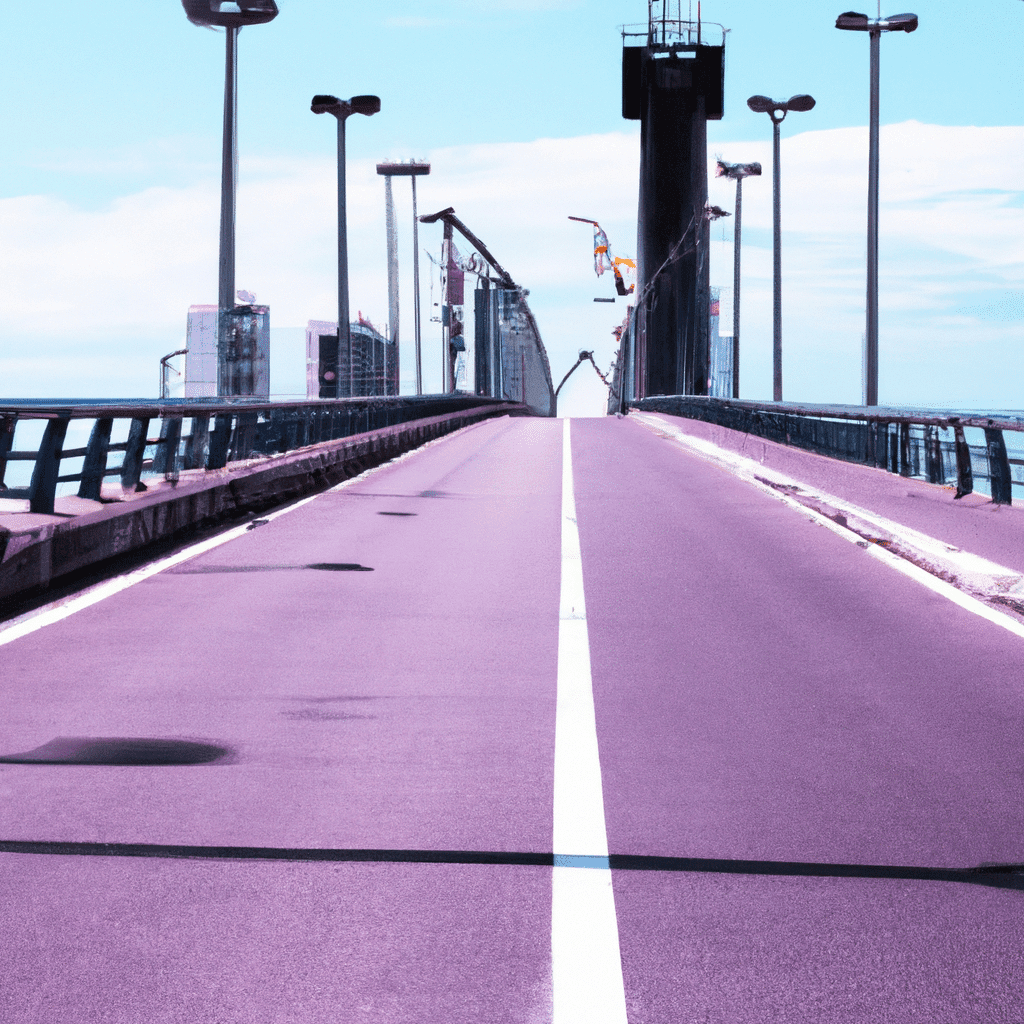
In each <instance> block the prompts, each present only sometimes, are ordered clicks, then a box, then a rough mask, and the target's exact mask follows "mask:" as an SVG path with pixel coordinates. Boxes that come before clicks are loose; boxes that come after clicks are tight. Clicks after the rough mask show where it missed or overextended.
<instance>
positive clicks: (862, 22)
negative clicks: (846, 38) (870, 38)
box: [836, 11, 871, 32]
mask: <svg viewBox="0 0 1024 1024" xmlns="http://www.w3.org/2000/svg"><path fill="white" fill-rule="evenodd" d="M870 27H871V19H870V18H869V17H868V16H867V15H866V14H858V13H857V12H856V11H846V13H845V14H840V15H839V17H838V18H836V28H841V29H845V30H846V31H847V32H867V31H868V29H869V28H870Z"/></svg>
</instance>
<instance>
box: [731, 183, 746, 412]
mask: <svg viewBox="0 0 1024 1024" xmlns="http://www.w3.org/2000/svg"><path fill="white" fill-rule="evenodd" d="M742 218H743V177H742V175H740V176H738V177H737V178H736V227H735V229H734V234H733V243H732V397H733V398H739V397H740V235H741V223H742Z"/></svg>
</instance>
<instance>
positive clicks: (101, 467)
mask: <svg viewBox="0 0 1024 1024" xmlns="http://www.w3.org/2000/svg"><path fill="white" fill-rule="evenodd" d="M113 425H114V421H113V419H111V418H110V417H104V418H103V419H98V420H97V421H96V422H95V423H94V424H93V425H92V432H91V433H90V434H89V445H88V447H87V448H86V449H85V459H84V460H83V462H82V480H81V482H80V483H79V485H78V496H79V497H80V498H91V499H92V500H93V501H99V499H100V492H101V488H102V486H103V477H104V476H105V474H106V471H107V448H108V447H109V445H110V430H111V428H112V427H113Z"/></svg>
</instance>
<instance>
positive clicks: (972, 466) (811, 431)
mask: <svg viewBox="0 0 1024 1024" xmlns="http://www.w3.org/2000/svg"><path fill="white" fill-rule="evenodd" d="M631 407H632V408H635V409H641V410H644V411H648V412H664V413H669V414H670V415H673V416H684V417H686V418H687V419H695V420H703V421H704V422H707V423H715V424H717V425H718V426H722V427H728V428H729V429H731V430H740V431H742V432H743V433H746V434H753V435H754V436H756V437H763V438H765V439H766V440H768V441H776V442H779V443H781V444H788V445H793V446H795V447H797V448H804V449H806V450H807V451H812V452H817V453H818V454H819V455H827V456H829V457H831V458H837V459H844V460H845V461H847V462H859V463H864V464H866V465H869V466H877V467H878V468H880V469H885V470H888V471H889V472H891V473H898V474H900V475H901V476H907V477H920V478H923V479H925V480H928V481H929V482H930V483H935V484H945V483H955V484H956V496H957V497H958V498H959V497H962V496H963V495H965V494H970V493H971V492H972V491H973V490H974V486H975V481H976V480H984V481H985V482H986V485H987V486H986V490H988V492H989V494H990V495H991V497H992V500H993V501H994V502H997V503H1000V504H1006V505H1009V504H1010V503H1011V502H1012V496H1013V494H1014V489H1015V488H1016V493H1017V495H1018V497H1024V413H1017V412H1006V413H978V412H956V411H948V410H934V409H889V408H880V407H877V406H875V407H871V408H870V409H868V408H865V407H857V406H840V405H819V406H807V405H796V404H793V403H775V402H744V401H736V400H730V399H723V398H704V397H698V396H689V395H666V396H656V397H651V398H644V399H641V400H640V401H639V402H634V403H631ZM967 431H972V432H975V433H977V432H979V431H980V432H981V436H980V437H979V438H978V443H974V444H971V443H970V442H969V439H968V436H967ZM1004 432H1008V433H1009V436H1010V438H1011V441H1010V445H1009V447H1008V445H1007V437H1006V436H1005V434H1004ZM982 438H983V440H982Z"/></svg>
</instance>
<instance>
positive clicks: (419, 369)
mask: <svg viewBox="0 0 1024 1024" xmlns="http://www.w3.org/2000/svg"><path fill="white" fill-rule="evenodd" d="M412 276H413V283H414V289H413V296H412V301H413V310H414V316H415V319H416V394H417V395H422V394H423V361H422V359H421V357H420V222H419V218H418V217H417V216H416V175H415V174H413V175H412Z"/></svg>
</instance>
